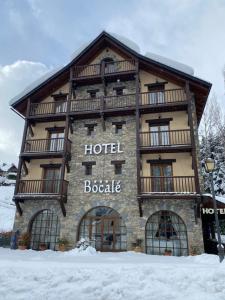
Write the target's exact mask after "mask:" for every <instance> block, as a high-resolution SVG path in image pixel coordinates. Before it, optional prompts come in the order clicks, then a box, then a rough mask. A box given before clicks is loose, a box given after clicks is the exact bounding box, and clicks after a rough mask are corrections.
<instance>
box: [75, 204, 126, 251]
mask: <svg viewBox="0 0 225 300" xmlns="http://www.w3.org/2000/svg"><path fill="white" fill-rule="evenodd" d="M126 233H127V232H126V226H125V224H124V222H123V220H122V218H121V216H120V215H119V214H118V212H116V211H115V210H114V209H112V208H109V207H105V206H100V207H96V208H94V209H92V210H90V211H89V212H88V213H87V214H86V215H85V216H84V217H83V218H82V220H81V223H80V227H79V239H81V238H85V239H89V240H90V242H91V244H92V246H93V247H95V248H96V249H97V250H98V251H124V250H126V249H127V234H126Z"/></svg>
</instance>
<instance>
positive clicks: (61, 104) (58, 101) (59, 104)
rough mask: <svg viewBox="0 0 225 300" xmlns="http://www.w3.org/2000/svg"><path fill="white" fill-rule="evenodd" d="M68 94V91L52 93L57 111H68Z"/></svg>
mask: <svg viewBox="0 0 225 300" xmlns="http://www.w3.org/2000/svg"><path fill="white" fill-rule="evenodd" d="M67 95H68V94H66V93H59V94H54V95H52V97H53V99H54V101H55V106H54V107H55V109H54V112H55V113H64V112H66V108H67Z"/></svg>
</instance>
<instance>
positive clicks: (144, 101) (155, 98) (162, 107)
mask: <svg viewBox="0 0 225 300" xmlns="http://www.w3.org/2000/svg"><path fill="white" fill-rule="evenodd" d="M187 100H188V99H187V95H186V93H185V90H184V89H172V90H162V91H154V92H145V93H140V95H139V105H140V112H142V113H146V112H153V111H154V112H160V111H174V110H182V109H184V107H186V106H187Z"/></svg>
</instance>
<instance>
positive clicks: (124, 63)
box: [72, 60, 136, 83]
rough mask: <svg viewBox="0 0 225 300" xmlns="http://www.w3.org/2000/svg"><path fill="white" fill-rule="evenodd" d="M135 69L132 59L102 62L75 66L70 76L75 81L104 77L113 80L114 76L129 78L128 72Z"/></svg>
mask: <svg viewBox="0 0 225 300" xmlns="http://www.w3.org/2000/svg"><path fill="white" fill-rule="evenodd" d="M135 71H136V66H135V61H134V60H121V61H110V62H104V61H103V62H102V63H101V64H92V65H83V66H75V67H74V68H73V70H72V78H73V79H74V80H76V82H79V81H82V82H83V83H84V82H90V81H96V80H97V82H101V78H102V77H105V78H106V79H107V80H109V81H110V80H113V78H114V80H115V76H117V77H118V76H120V77H119V78H121V79H124V80H126V79H129V75H130V74H134V73H135Z"/></svg>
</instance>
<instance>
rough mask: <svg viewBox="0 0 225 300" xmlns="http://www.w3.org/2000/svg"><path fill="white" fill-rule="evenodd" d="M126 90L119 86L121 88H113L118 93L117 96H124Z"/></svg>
mask: <svg viewBox="0 0 225 300" xmlns="http://www.w3.org/2000/svg"><path fill="white" fill-rule="evenodd" d="M124 89H125V86H119V87H114V88H113V90H114V91H116V96H122V95H123V90H124Z"/></svg>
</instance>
